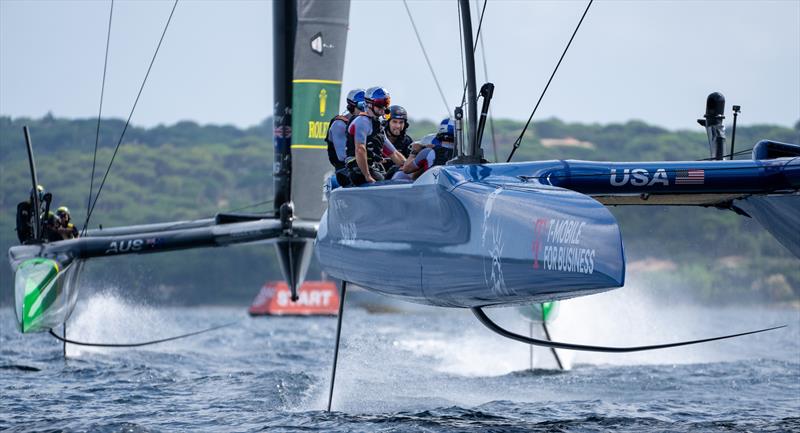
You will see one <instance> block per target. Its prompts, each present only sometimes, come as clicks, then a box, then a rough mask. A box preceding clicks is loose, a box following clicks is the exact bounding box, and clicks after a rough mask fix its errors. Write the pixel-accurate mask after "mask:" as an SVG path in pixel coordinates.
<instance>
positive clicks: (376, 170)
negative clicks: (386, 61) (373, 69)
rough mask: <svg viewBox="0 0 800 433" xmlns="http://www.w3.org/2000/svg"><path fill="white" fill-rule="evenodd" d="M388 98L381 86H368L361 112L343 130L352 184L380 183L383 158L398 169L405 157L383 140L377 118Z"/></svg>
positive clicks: (387, 140) (388, 102) (379, 121)
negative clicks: (344, 131) (345, 133)
mask: <svg viewBox="0 0 800 433" xmlns="http://www.w3.org/2000/svg"><path fill="white" fill-rule="evenodd" d="M389 105H391V97H390V96H389V92H388V91H386V89H384V88H383V87H370V88H369V89H367V90H366V92H365V95H364V112H363V113H359V114H358V115H357V116H354V118H353V119H352V120H351V121H350V125H349V126H348V127H347V147H346V155H347V162H346V164H347V167H348V169H349V170H350V181H351V183H352V184H353V185H356V186H357V185H362V184H364V183H373V182H376V181H379V180H384V178H385V177H384V174H385V172H384V168H383V166H382V165H381V162H382V161H383V159H384V158H389V159H391V160H392V161H393V162H394V163H395V164H397V166H402V165H403V164H404V163H405V162H406V158H405V157H404V156H403V154H402V153H400V152H398V151H397V149H396V148H395V147H394V145H393V144H392V142H390V141H389V139H387V138H386V134H385V133H384V132H383V127H382V126H381V118H383V116H384V115H385V114H386V112H387V110H388V108H389Z"/></svg>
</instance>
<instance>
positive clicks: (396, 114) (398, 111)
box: [386, 105, 408, 135]
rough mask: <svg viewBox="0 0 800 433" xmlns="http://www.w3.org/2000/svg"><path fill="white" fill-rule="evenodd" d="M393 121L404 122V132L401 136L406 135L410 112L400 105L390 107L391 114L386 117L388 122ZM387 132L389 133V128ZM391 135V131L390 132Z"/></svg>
mask: <svg viewBox="0 0 800 433" xmlns="http://www.w3.org/2000/svg"><path fill="white" fill-rule="evenodd" d="M392 119H402V120H403V132H402V133H401V134H400V135H403V134H405V132H406V129H408V112H407V111H406V109H405V108H403V107H401V106H400V105H392V106H391V107H389V114H387V115H386V121H387V122H390V121H391V120H392ZM387 131H389V129H388V128H387ZM389 133H391V131H389Z"/></svg>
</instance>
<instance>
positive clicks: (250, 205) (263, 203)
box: [164, 199, 274, 230]
mask: <svg viewBox="0 0 800 433" xmlns="http://www.w3.org/2000/svg"><path fill="white" fill-rule="evenodd" d="M273 201H274V200H272V199H270V200H266V201H262V202H259V203H253V204H249V205H247V206H242V207H238V208H235V209H229V210H224V211H222V212H217V213H215V214H214V215H207V216H205V217H202V218H196V219H193V220H191V221H182V222H178V223H175V224H173V225H171V226H167V227H166V228H164V230H173V229H179V228H181V227H183V226H185V225H190V224H192V223H194V222H197V221H202V220H204V219H210V218H214V217H216V216H217V215H219V214H221V213H232V212H238V211H240V210H245V209H250V208H254V207H257V206H261V205H265V204H271V203H272V202H273Z"/></svg>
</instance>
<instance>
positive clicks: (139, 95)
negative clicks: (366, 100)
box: [83, 0, 178, 230]
mask: <svg viewBox="0 0 800 433" xmlns="http://www.w3.org/2000/svg"><path fill="white" fill-rule="evenodd" d="M177 6H178V0H175V3H173V5H172V10H171V11H170V13H169V18H167V23H166V24H165V25H164V31H163V32H161V38H160V39H159V40H158V45H157V46H156V50H155V52H154V53H153V58H152V59H150V66H148V67H147V73H146V74H145V75H144V80H142V85H141V87H139V93H138V94H137V95H136V100H135V101H134V102H133V107H132V108H131V112H130V114H128V120H127V121H125V127H124V128H123V129H122V134H120V136H119V141H118V142H117V147H116V148H114V153H113V154H112V155H111V161H109V162H108V168H106V173H105V174H104V175H103V181H102V182H100V186H99V187H98V188H97V194H96V195H95V196H94V201H93V202H92V206H91V207H90V208H89V213H88V214H87V215H86V222H85V223H84V225H83V230H86V227H87V226H88V225H89V218H91V216H92V212H94V207H95V206H96V205H97V200H98V199H99V198H100V193H101V192H102V191H103V186H104V185H105V184H106V179H108V173H109V172H110V171H111V166H112V165H113V164H114V159H115V158H116V157H117V152H119V148H120V146H121V145H122V139H123V138H124V137H125V132H126V131H127V130H128V125H130V123H131V118H132V117H133V112H134V111H136V104H138V103H139V97H141V96H142V91H143V90H144V85H145V83H147V77H149V76H150V71H151V70H152V69H153V64H154V63H155V61H156V56H158V51H159V49H161V43H162V42H164V36H165V35H166V34H167V29H168V28H169V23H170V22H171V21H172V15H173V14H175V8H176V7H177Z"/></svg>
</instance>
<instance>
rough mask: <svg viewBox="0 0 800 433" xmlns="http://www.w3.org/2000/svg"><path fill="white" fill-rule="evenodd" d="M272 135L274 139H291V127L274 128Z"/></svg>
mask: <svg viewBox="0 0 800 433" xmlns="http://www.w3.org/2000/svg"><path fill="white" fill-rule="evenodd" d="M273 134H274V135H275V137H276V138H291V136H292V127H291V126H288V125H283V126H276V127H275V130H274V131H273Z"/></svg>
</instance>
